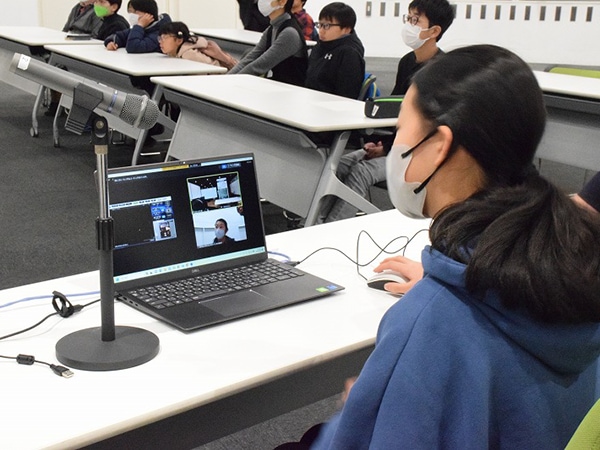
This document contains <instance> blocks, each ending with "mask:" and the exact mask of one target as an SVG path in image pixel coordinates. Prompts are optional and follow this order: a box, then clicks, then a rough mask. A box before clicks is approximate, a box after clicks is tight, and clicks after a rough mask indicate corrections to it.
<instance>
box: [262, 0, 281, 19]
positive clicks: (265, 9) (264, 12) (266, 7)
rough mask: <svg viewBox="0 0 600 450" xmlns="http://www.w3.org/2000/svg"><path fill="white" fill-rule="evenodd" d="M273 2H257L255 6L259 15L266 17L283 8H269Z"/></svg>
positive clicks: (267, 0)
mask: <svg viewBox="0 0 600 450" xmlns="http://www.w3.org/2000/svg"><path fill="white" fill-rule="evenodd" d="M272 1H273V0H258V3H257V6H258V10H259V11H260V13H261V14H262V15H263V16H265V17H268V16H269V15H270V14H271V13H272V12H273V11H276V10H278V9H281V8H283V6H271V2H272Z"/></svg>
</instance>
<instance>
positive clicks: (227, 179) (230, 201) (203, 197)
mask: <svg viewBox="0 0 600 450" xmlns="http://www.w3.org/2000/svg"><path fill="white" fill-rule="evenodd" d="M187 181H188V194H189V199H190V210H191V212H192V218H193V222H194V231H195V235H196V246H197V247H198V248H200V247H206V246H208V245H216V244H219V242H218V241H217V240H216V237H215V223H216V222H217V221H218V220H225V221H226V222H227V228H228V229H227V234H226V236H227V238H229V239H227V242H228V243H231V242H239V241H243V240H246V239H247V236H246V222H245V220H244V208H243V202H242V192H241V188H240V175H239V172H237V171H232V172H229V173H220V174H218V175H207V176H202V177H196V178H188V180H187Z"/></svg>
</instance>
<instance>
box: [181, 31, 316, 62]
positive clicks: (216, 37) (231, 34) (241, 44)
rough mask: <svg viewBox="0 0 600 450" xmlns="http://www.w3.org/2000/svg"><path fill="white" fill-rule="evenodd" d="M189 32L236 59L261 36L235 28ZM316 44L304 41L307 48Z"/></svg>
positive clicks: (256, 42)
mask: <svg viewBox="0 0 600 450" xmlns="http://www.w3.org/2000/svg"><path fill="white" fill-rule="evenodd" d="M191 31H193V32H194V33H196V34H198V35H200V36H203V37H205V38H207V39H210V40H212V41H215V42H216V43H217V44H219V47H221V48H222V49H223V50H225V51H226V52H229V53H231V54H233V55H234V56H236V57H238V58H239V57H241V56H242V55H243V54H244V53H245V52H247V51H248V50H250V49H252V48H253V47H254V46H255V45H256V44H258V41H260V37H261V36H262V33H259V32H257V31H250V30H240V29H236V28H194V29H192V30H191ZM316 44H317V43H316V42H315V41H306V45H307V46H308V47H309V48H310V47H312V46H314V45H316Z"/></svg>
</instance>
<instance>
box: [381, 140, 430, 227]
mask: <svg viewBox="0 0 600 450" xmlns="http://www.w3.org/2000/svg"><path fill="white" fill-rule="evenodd" d="M409 150H411V148H410V147H409V146H408V145H394V146H393V147H392V149H391V150H390V153H389V154H388V155H387V158H386V163H385V172H386V183H387V186H388V194H389V196H390V200H391V201H392V204H393V205H394V206H395V207H396V209H397V210H398V211H400V212H401V213H402V214H404V215H405V216H407V217H411V218H413V219H423V218H425V215H424V214H423V206H424V205H425V197H426V196H427V189H425V188H423V189H421V191H419V193H418V194H415V192H414V190H415V189H417V188H418V187H419V186H420V185H421V183H417V182H412V183H409V182H407V181H406V170H407V169H408V166H409V165H410V162H411V160H412V155H413V154H414V152H411V153H409V154H408V155H407V156H405V157H404V158H403V157H402V154H403V153H406V152H408V151H409Z"/></svg>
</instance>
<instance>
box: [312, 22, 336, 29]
mask: <svg viewBox="0 0 600 450" xmlns="http://www.w3.org/2000/svg"><path fill="white" fill-rule="evenodd" d="M331 27H341V25H340V24H339V23H321V22H317V23H315V28H316V29H317V30H318V29H320V28H323V29H324V30H329V29H330V28H331Z"/></svg>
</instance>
